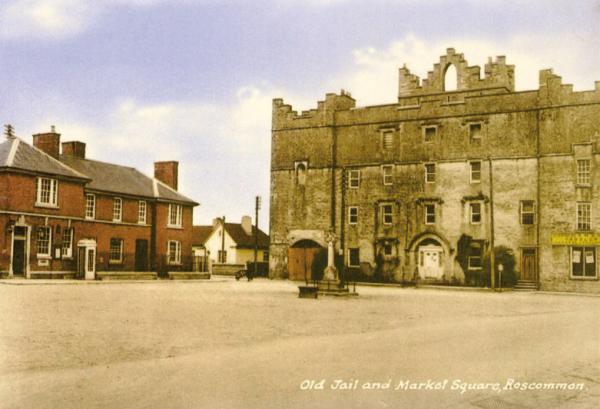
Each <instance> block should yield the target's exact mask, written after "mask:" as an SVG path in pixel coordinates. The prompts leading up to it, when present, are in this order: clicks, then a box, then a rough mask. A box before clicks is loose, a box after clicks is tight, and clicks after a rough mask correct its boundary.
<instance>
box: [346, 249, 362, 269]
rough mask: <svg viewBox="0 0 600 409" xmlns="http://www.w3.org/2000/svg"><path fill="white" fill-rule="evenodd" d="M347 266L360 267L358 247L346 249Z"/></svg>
mask: <svg viewBox="0 0 600 409" xmlns="http://www.w3.org/2000/svg"><path fill="white" fill-rule="evenodd" d="M348 267H360V252H359V249H358V248H349V249H348Z"/></svg>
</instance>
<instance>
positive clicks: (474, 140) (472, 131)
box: [469, 123, 481, 145]
mask: <svg viewBox="0 0 600 409" xmlns="http://www.w3.org/2000/svg"><path fill="white" fill-rule="evenodd" d="M469 141H470V142H471V144H473V145H480V144H481V124H479V123H477V124H470V125H469Z"/></svg>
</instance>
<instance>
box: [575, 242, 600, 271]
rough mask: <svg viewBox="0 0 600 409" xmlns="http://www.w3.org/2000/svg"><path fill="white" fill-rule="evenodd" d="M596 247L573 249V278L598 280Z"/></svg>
mask: <svg viewBox="0 0 600 409" xmlns="http://www.w3.org/2000/svg"><path fill="white" fill-rule="evenodd" d="M597 274H598V273H597V269H596V247H571V277H572V278H596V277H597Z"/></svg>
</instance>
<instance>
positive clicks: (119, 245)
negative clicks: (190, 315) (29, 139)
mask: <svg viewBox="0 0 600 409" xmlns="http://www.w3.org/2000/svg"><path fill="white" fill-rule="evenodd" d="M85 148H86V146H85V144H84V143H82V142H78V141H73V142H64V143H62V153H61V143H60V134H59V133H57V132H56V131H55V130H54V127H53V128H52V131H51V132H48V133H41V134H36V135H33V146H32V145H30V144H28V143H26V142H25V141H23V140H21V139H19V138H17V137H16V136H14V134H13V133H12V130H11V128H10V127H9V128H8V130H7V135H6V139H5V140H4V141H2V142H0V226H1V228H2V232H1V234H0V275H1V276H4V277H7V276H8V277H24V278H64V277H79V278H88V279H93V278H99V277H102V276H104V277H107V278H109V277H112V278H116V277H124V276H126V277H127V278H135V277H138V278H156V276H157V275H166V274H167V273H168V272H171V271H175V272H176V271H191V268H192V254H191V251H192V243H191V242H192V210H193V207H194V206H196V205H197V203H196V202H195V201H193V200H191V199H189V198H187V197H186V196H184V195H182V194H181V193H179V192H178V191H177V184H178V163H177V162H174V161H171V162H156V163H155V168H154V169H155V175H154V176H155V177H154V178H151V177H148V176H145V175H144V174H142V173H140V172H139V171H137V170H136V169H134V168H131V167H127V166H121V165H116V164H112V163H105V162H99V161H95V160H91V159H89V158H87V157H86V154H85V151H86V149H85Z"/></svg>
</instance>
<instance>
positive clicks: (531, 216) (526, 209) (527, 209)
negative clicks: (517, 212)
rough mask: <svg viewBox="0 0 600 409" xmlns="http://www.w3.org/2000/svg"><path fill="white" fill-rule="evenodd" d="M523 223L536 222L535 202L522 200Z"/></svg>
mask: <svg viewBox="0 0 600 409" xmlns="http://www.w3.org/2000/svg"><path fill="white" fill-rule="evenodd" d="M520 207H521V224H535V202H534V201H533V200H521V206H520Z"/></svg>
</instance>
